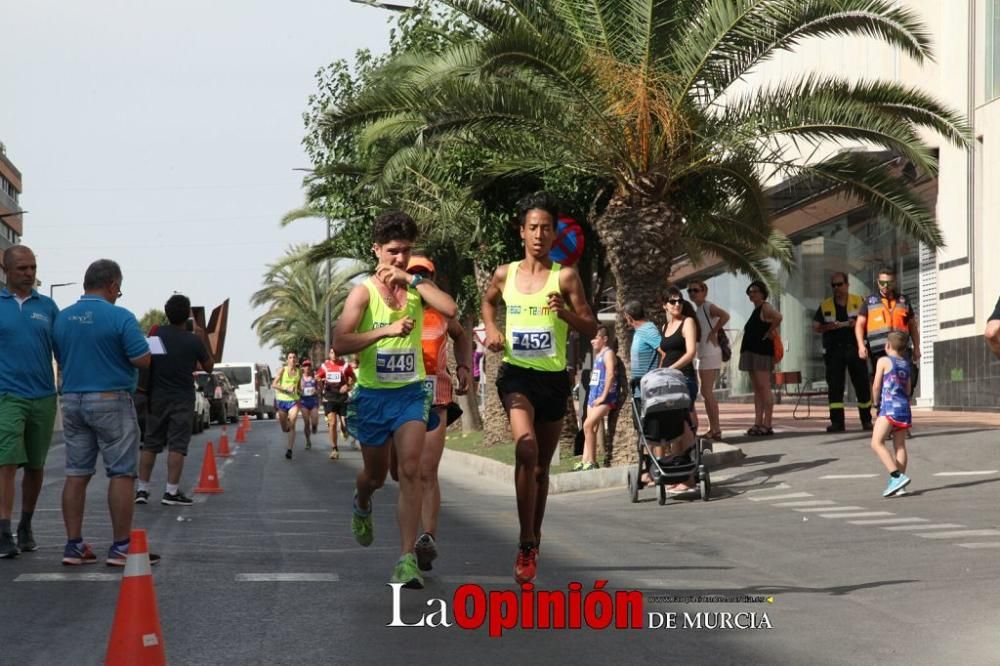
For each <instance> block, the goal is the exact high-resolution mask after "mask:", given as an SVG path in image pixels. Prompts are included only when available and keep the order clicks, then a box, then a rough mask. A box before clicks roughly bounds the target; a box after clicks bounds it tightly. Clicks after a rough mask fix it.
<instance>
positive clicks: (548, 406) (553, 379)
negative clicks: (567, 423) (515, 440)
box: [497, 363, 571, 423]
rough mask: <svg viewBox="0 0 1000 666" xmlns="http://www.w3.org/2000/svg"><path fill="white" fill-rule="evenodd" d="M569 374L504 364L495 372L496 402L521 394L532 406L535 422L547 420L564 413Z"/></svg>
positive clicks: (567, 397)
mask: <svg viewBox="0 0 1000 666" xmlns="http://www.w3.org/2000/svg"><path fill="white" fill-rule="evenodd" d="M570 390H571V387H570V384H569V373H567V372H566V371H565V370H559V371H556V372H545V371H543V370H531V369H529V368H521V367H518V366H516V365H510V364H508V363H504V364H503V365H501V366H500V371H499V372H497V392H498V393H499V394H500V401H501V402H504V403H506V400H505V396H507V395H510V394H511V393H521V394H523V395H524V396H525V397H527V398H528V402H530V403H531V405H532V406H533V407H534V408H535V421H537V422H540V423H551V422H553V421H560V420H562V418H563V417H564V416H566V401H567V400H568V399H569V395H570Z"/></svg>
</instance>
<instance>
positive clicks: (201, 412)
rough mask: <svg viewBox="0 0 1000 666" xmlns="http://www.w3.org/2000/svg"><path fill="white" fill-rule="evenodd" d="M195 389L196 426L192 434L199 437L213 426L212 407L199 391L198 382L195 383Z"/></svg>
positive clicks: (193, 427) (192, 429)
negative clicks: (199, 434)
mask: <svg viewBox="0 0 1000 666" xmlns="http://www.w3.org/2000/svg"><path fill="white" fill-rule="evenodd" d="M194 388H195V391H194V425H193V426H192V428H191V432H192V433H193V434H195V435H197V434H198V433H200V432H204V431H205V429H206V428H208V427H209V426H210V425H212V405H211V403H209V401H208V398H206V397H205V394H204V393H202V392H201V391H200V390H198V384H197V382H195V385H194Z"/></svg>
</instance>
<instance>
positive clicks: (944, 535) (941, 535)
mask: <svg viewBox="0 0 1000 666" xmlns="http://www.w3.org/2000/svg"><path fill="white" fill-rule="evenodd" d="M917 536H919V537H923V538H925V539H965V538H967V537H984V536H1000V530H958V531H957V532H931V533H929V534H918V535H917Z"/></svg>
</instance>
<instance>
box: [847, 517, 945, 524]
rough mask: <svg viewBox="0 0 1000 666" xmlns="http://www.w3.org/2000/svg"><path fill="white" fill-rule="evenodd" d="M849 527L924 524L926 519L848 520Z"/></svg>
mask: <svg viewBox="0 0 1000 666" xmlns="http://www.w3.org/2000/svg"><path fill="white" fill-rule="evenodd" d="M847 522H849V523H850V524H851V525H893V524H901V523H926V522H929V521H928V520H927V519H926V518H876V519H875V520H849V521H847Z"/></svg>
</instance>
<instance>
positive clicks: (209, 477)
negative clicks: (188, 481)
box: [194, 442, 222, 494]
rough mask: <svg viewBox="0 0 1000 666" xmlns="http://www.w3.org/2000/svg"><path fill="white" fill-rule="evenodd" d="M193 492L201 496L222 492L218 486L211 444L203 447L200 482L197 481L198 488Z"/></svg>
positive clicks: (217, 474) (217, 475)
mask: <svg viewBox="0 0 1000 666" xmlns="http://www.w3.org/2000/svg"><path fill="white" fill-rule="evenodd" d="M194 491H195V492H196V493H202V494H211V493H221V492H222V487H221V486H219V473H218V472H217V471H216V470H215V452H214V451H213V450H212V442H209V443H208V445H207V446H205V460H204V462H202V463H201V480H200V481H198V487H197V488H195V489H194Z"/></svg>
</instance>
